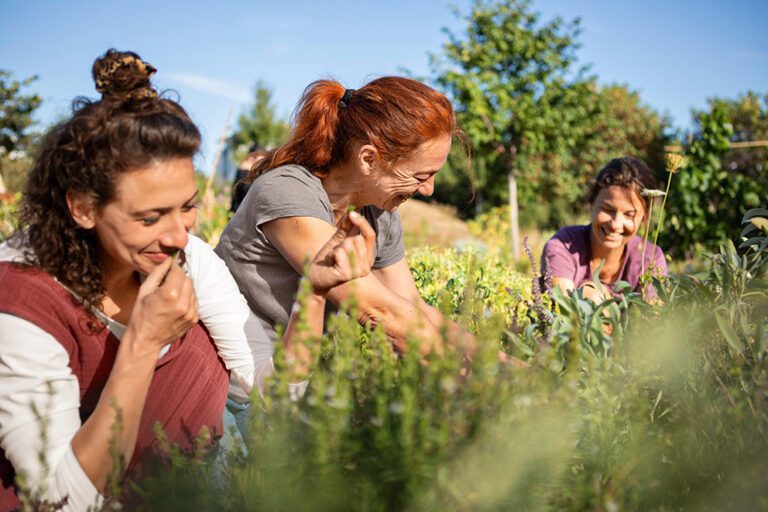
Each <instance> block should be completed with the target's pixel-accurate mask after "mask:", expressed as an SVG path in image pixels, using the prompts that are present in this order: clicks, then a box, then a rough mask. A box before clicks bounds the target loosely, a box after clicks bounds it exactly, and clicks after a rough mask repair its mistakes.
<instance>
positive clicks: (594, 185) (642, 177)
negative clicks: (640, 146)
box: [587, 156, 658, 212]
mask: <svg viewBox="0 0 768 512" xmlns="http://www.w3.org/2000/svg"><path fill="white" fill-rule="evenodd" d="M611 186H617V187H622V188H625V189H628V190H632V191H634V192H635V193H636V194H637V197H639V198H640V199H641V200H642V201H643V205H644V206H645V211H646V212H648V210H649V209H650V206H651V198H650V197H646V196H643V195H642V192H643V190H645V189H649V190H650V189H655V188H657V187H658V182H657V181H656V177H655V176H654V174H653V171H652V170H651V168H650V167H648V165H647V164H646V163H645V162H643V161H642V160H640V159H638V158H633V157H629V156H626V157H623V158H614V159H613V160H611V161H610V162H608V164H607V165H606V166H605V167H603V168H602V169H601V170H600V172H599V173H597V176H595V177H594V178H592V180H590V182H589V188H588V189H587V201H588V202H589V204H594V202H595V200H596V199H597V196H598V194H600V191H601V190H603V189H604V188H608V187H611Z"/></svg>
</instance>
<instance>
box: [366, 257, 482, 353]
mask: <svg viewBox="0 0 768 512" xmlns="http://www.w3.org/2000/svg"><path fill="white" fill-rule="evenodd" d="M373 274H374V275H375V276H376V277H377V278H378V279H379V281H380V282H381V283H382V284H383V285H384V286H386V287H387V288H388V289H389V290H392V291H393V292H395V293H397V294H398V295H400V296H401V297H403V298H404V299H406V300H407V301H409V302H410V303H411V304H415V305H416V307H417V308H418V309H419V310H420V311H421V312H422V313H423V314H424V316H425V317H426V318H427V319H428V320H429V321H430V322H431V323H432V325H434V326H435V328H436V329H437V330H438V331H439V332H440V333H442V334H444V335H445V337H446V340H447V341H448V343H449V345H450V346H451V347H453V348H455V349H456V350H458V351H460V352H461V353H462V354H465V355H468V356H471V355H472V353H473V352H474V350H475V339H474V336H472V335H471V334H470V333H469V332H467V330H466V329H464V328H463V327H461V326H460V325H458V324H457V323H456V322H454V321H453V320H451V319H449V318H446V317H445V315H443V314H442V313H441V312H440V311H438V310H437V309H436V308H434V307H432V306H430V305H429V304H427V303H426V302H424V299H423V298H422V297H421V294H420V293H419V290H418V288H416V282H415V281H414V280H413V275H412V274H411V270H410V269H409V268H408V262H406V260H405V258H403V259H401V260H400V261H398V262H397V263H395V264H393V265H390V266H388V267H384V268H380V269H375V270H374V271H373Z"/></svg>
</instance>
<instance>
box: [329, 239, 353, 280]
mask: <svg viewBox="0 0 768 512" xmlns="http://www.w3.org/2000/svg"><path fill="white" fill-rule="evenodd" d="M333 268H334V269H335V270H336V272H337V273H338V275H340V276H342V278H343V279H344V280H346V281H348V280H349V279H350V278H351V275H352V273H351V271H350V264H349V255H348V253H347V249H346V248H344V247H343V246H339V247H336V249H334V250H333Z"/></svg>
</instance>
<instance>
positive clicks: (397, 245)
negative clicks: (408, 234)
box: [373, 212, 405, 268]
mask: <svg viewBox="0 0 768 512" xmlns="http://www.w3.org/2000/svg"><path fill="white" fill-rule="evenodd" d="M386 215H389V214H387V213H385V214H383V215H382V217H380V219H381V218H383V217H384V216H386ZM382 224H383V223H382ZM383 227H384V228H385V229H383V230H382V231H386V232H384V233H380V234H379V236H381V237H383V238H382V243H381V245H379V247H378V250H377V251H376V259H375V261H374V262H373V268H384V267H388V266H390V265H394V264H395V263H397V262H398V261H400V260H402V259H403V258H405V246H404V245H403V224H402V222H400V214H399V213H398V212H394V213H392V214H391V215H390V216H389V223H388V225H387V226H383ZM377 245H378V244H377Z"/></svg>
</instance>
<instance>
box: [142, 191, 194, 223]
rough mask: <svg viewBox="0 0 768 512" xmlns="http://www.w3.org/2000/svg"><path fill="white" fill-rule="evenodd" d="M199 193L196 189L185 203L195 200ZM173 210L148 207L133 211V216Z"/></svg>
mask: <svg viewBox="0 0 768 512" xmlns="http://www.w3.org/2000/svg"><path fill="white" fill-rule="evenodd" d="M197 194H198V191H197V190H195V193H194V194H192V196H191V197H190V198H189V199H187V200H186V201H184V204H185V205H187V204H189V203H191V202H192V201H194V200H195V199H196V198H197ZM171 210H173V208H148V209H146V210H141V211H138V212H133V213H131V215H132V216H133V217H141V216H142V215H146V214H148V213H168V212H169V211H171Z"/></svg>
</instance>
